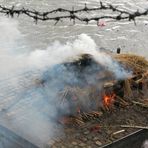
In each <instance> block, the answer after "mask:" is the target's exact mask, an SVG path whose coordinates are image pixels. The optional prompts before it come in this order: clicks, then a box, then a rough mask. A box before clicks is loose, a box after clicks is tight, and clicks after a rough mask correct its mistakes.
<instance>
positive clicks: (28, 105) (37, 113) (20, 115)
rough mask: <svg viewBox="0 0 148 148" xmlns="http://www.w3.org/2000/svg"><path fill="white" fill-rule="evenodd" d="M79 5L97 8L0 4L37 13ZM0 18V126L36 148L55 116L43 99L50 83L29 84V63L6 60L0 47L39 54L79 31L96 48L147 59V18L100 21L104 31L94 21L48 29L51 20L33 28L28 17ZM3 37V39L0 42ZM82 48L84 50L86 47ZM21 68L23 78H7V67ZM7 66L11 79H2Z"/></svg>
mask: <svg viewBox="0 0 148 148" xmlns="http://www.w3.org/2000/svg"><path fill="white" fill-rule="evenodd" d="M102 2H105V3H107V2H108V3H112V4H114V5H117V6H118V7H120V8H123V9H126V10H128V11H134V10H137V9H139V10H140V11H143V10H144V9H145V8H148V1H146V0H140V1H139V0H122V1H121V0H108V1H106V0H102ZM84 3H87V4H88V6H89V7H94V6H97V5H98V1H97V0H42V1H41V0H26V1H23V0H0V4H2V5H5V6H12V5H15V6H16V7H18V8H20V7H25V8H30V9H36V10H40V11H46V10H51V9H54V8H58V7H63V8H69V9H71V8H72V7H74V8H75V9H78V8H82V7H84ZM97 13H98V12H95V14H93V13H91V14H90V15H97ZM107 13H109V12H107ZM4 18H5V17H2V19H1V23H0V24H1V27H4V31H3V29H1V30H0V31H1V32H0V34H1V38H0V41H1V42H0V52H1V55H0V68H1V69H0V70H1V71H0V76H1V77H0V124H3V125H5V126H6V127H7V128H10V129H11V130H13V131H15V132H16V133H17V134H19V135H21V136H23V137H25V138H26V139H27V140H29V141H31V142H33V143H35V144H36V145H38V146H40V147H43V145H44V144H46V143H47V142H48V139H50V138H51V137H52V136H53V135H55V133H54V131H53V129H54V125H51V124H50V121H49V118H48V116H49V115H50V114H53V115H54V116H55V114H57V112H56V110H55V108H54V106H53V105H52V102H50V100H48V99H47V98H48V97H49V96H50V97H52V95H53V94H52V93H51V92H52V90H51V91H50V93H49V89H50V87H49V86H50V84H49V85H47V86H45V87H44V88H43V87H34V86H32V84H30V81H31V79H32V77H34V76H35V77H37V76H38V73H37V74H36V73H35V72H34V73H33V74H32V73H31V72H30V73H29V72H26V71H25V70H26V67H27V66H28V65H29V64H28V63H27V62H28V60H29V59H28V58H27V59H26V61H24V59H25V58H24V57H23V58H20V57H19V58H20V60H19V59H13V58H10V57H11V56H10V57H9V55H3V52H2V51H3V50H2V49H3V47H5V48H8V47H9V48H11V47H13V50H14V51H15V52H14V53H24V51H26V50H28V51H35V50H36V49H41V50H45V49H47V48H48V47H49V46H50V45H51V44H52V43H53V42H54V41H55V40H58V41H61V42H62V43H63V44H64V43H66V42H67V41H73V40H74V39H76V38H77V37H78V35H80V34H82V33H84V34H87V35H89V36H90V37H92V39H93V40H94V41H95V42H96V44H97V46H98V47H99V48H100V47H103V48H106V49H108V50H111V51H116V49H117V48H118V47H120V48H121V49H122V52H132V53H137V54H140V55H143V56H145V57H148V49H147V48H148V41H147V39H148V17H141V18H140V19H137V25H136V26H135V25H134V23H133V22H128V21H121V22H115V21H106V26H104V27H98V26H97V25H96V24H95V23H90V24H88V25H86V24H84V23H81V22H76V24H75V25H73V23H72V22H70V21H69V20H66V21H64V22H60V23H59V24H57V25H56V26H54V22H38V24H37V25H36V24H35V23H34V22H33V20H32V19H31V18H28V17H26V16H20V17H19V18H17V17H15V18H13V19H11V20H9V21H7V20H6V21H4V24H3V20H4ZM14 20H15V23H14V24H11V25H9V22H11V21H14ZM16 23H18V25H17V28H18V30H19V32H20V33H21V37H20V38H21V40H19V42H17V46H16V45H15V46H13V44H12V42H11V40H12V39H13V38H15V36H16V35H17V36H19V32H18V30H17V29H14V30H13V27H14V28H15V27H16ZM5 24H7V25H5ZM6 30H8V31H6ZM7 33H8V34H7ZM3 36H5V37H4V38H3ZM86 41H87V40H86ZM4 42H5V43H4ZM15 47H17V48H15ZM62 47H63V46H62ZM88 47H89V48H90V46H88ZM9 48H8V49H9ZM63 48H65V47H63ZM1 50H2V51H1ZM11 50H12V49H11ZM13 50H12V53H13ZM49 51H50V50H49ZM4 53H5V52H4ZM49 53H50V52H49ZM49 53H48V52H47V56H46V52H45V53H43V57H42V58H41V59H40V60H42V59H43V58H44V56H45V58H47V59H48V56H50V54H49ZM60 56H62V55H59V57H60ZM17 58H18V57H17ZM47 59H46V60H47ZM7 60H9V61H7ZM11 60H12V61H11ZM46 60H45V61H46ZM55 60H57V59H55ZM35 62H38V61H35ZM47 62H48V60H47ZM1 63H6V64H1ZM26 63H27V64H28V65H27V64H26ZM23 64H24V65H25V66H26V65H27V66H26V67H24V69H25V70H24V71H25V72H24V71H23V75H22V74H20V73H21V72H20V71H19V74H18V73H17V75H15V74H16V73H14V74H13V72H14V71H15V70H16V69H14V68H13V67H15V66H16V67H17V68H18V69H19V68H20V67H21V65H23ZM39 64H42V63H39ZM13 65H14V66H13ZM11 66H12V67H11ZM7 68H10V70H8V71H9V74H10V73H11V74H12V75H13V77H12V76H11V77H9V78H8V79H7V80H5V79H4V77H3V72H4V71H5V69H6V71H7ZM21 68H22V67H21ZM9 74H8V73H6V74H5V75H8V76H9ZM39 74H40V73H39ZM50 97H49V98H50ZM60 131H61V129H60ZM61 133H62V132H61Z"/></svg>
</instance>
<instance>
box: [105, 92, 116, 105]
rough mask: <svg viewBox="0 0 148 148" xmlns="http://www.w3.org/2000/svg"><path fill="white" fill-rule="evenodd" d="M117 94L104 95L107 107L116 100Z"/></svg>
mask: <svg viewBox="0 0 148 148" xmlns="http://www.w3.org/2000/svg"><path fill="white" fill-rule="evenodd" d="M115 96H116V95H115V94H114V93H113V94H110V95H106V94H105V95H104V97H103V103H104V106H106V107H110V106H111V105H112V104H113V103H114V100H115Z"/></svg>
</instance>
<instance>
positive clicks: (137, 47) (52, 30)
mask: <svg viewBox="0 0 148 148" xmlns="http://www.w3.org/2000/svg"><path fill="white" fill-rule="evenodd" d="M102 2H105V3H112V4H114V5H118V6H119V8H123V9H126V10H129V11H134V10H137V9H139V10H140V11H143V10H144V9H145V8H147V6H148V1H147V0H140V1H139V0H122V1H121V0H108V1H106V0H103V1H102ZM84 3H87V4H88V6H90V7H94V6H97V5H98V1H97V0H62V1H61V0H42V1H40V0H26V1H22V0H1V4H3V5H9V6H11V5H16V6H17V7H22V6H23V7H26V8H31V9H36V10H40V11H46V10H51V9H53V8H58V7H63V8H69V9H71V8H72V7H73V6H74V7H75V9H77V8H82V7H83V6H84ZM95 13H96V15H97V13H98V12H95ZM92 15H94V14H92ZM17 20H18V22H19V30H20V31H21V32H22V33H23V34H24V35H25V40H26V42H27V44H28V48H30V49H32V50H34V49H46V47H47V46H48V45H49V44H50V43H51V42H53V41H55V40H60V41H62V42H65V41H67V40H73V39H74V38H76V36H77V35H79V34H81V33H86V34H88V35H90V36H92V37H93V39H94V40H95V41H96V43H97V45H98V46H99V47H104V48H107V49H109V50H116V48H117V47H121V48H122V50H123V52H134V53H135V52H136V53H138V54H141V55H144V56H148V52H147V50H148V49H147V47H148V42H147V38H148V17H144V18H140V19H138V20H137V26H135V25H134V23H133V22H128V21H124V22H115V21H111V22H106V26H105V27H97V25H96V24H94V23H91V24H89V25H85V24H82V23H80V22H77V23H76V25H72V23H70V21H69V20H67V21H66V22H65V21H64V22H63V23H59V24H58V25H57V26H54V25H53V24H54V22H39V23H38V25H35V24H34V23H33V20H32V19H30V18H28V17H24V16H23V17H20V18H19V19H17ZM25 46H26V43H25ZM20 48H21V47H20ZM22 48H25V47H24V46H23V45H22Z"/></svg>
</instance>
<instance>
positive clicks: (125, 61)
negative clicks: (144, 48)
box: [114, 54, 148, 74]
mask: <svg viewBox="0 0 148 148" xmlns="http://www.w3.org/2000/svg"><path fill="white" fill-rule="evenodd" d="M114 58H115V59H116V60H117V61H118V62H119V63H121V64H122V65H123V66H124V67H125V68H127V69H131V70H132V71H133V73H134V74H139V73H145V72H146V71H148V61H147V60H146V59H145V58H144V57H142V56H138V55H134V54H118V55H115V56H114Z"/></svg>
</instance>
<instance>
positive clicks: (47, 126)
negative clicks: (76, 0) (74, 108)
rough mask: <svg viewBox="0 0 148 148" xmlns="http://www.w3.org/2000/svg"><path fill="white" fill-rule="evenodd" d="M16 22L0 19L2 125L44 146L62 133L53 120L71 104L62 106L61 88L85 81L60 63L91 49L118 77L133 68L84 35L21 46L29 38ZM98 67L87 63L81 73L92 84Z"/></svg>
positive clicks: (100, 61) (0, 105)
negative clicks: (32, 46)
mask: <svg viewBox="0 0 148 148" xmlns="http://www.w3.org/2000/svg"><path fill="white" fill-rule="evenodd" d="M18 25H19V24H18V23H17V22H16V21H14V20H11V19H4V18H1V19H0V33H1V34H3V35H2V37H1V38H0V124H2V125H4V126H5V127H7V128H9V129H11V130H13V131H14V132H16V133H17V134H18V135H20V136H22V137H24V138H25V139H27V140H29V141H31V142H32V143H34V144H36V145H38V146H39V147H43V146H44V145H45V144H47V143H49V141H50V140H51V139H52V138H53V137H56V136H57V135H58V136H61V135H60V134H59V133H61V134H62V127H60V126H59V125H57V124H55V120H56V119H57V117H58V116H59V111H60V113H61V110H62V113H63V114H67V113H69V112H70V110H69V106H68V104H65V105H63V106H61V104H60V99H61V98H60V97H59V94H58V93H59V91H60V90H62V88H63V87H65V85H67V84H69V85H71V83H75V84H82V82H81V81H82V78H79V77H77V76H76V75H75V73H76V69H75V71H74V69H72V70H71V71H69V70H68V69H67V68H66V67H65V66H64V64H62V63H64V62H70V61H73V60H75V59H78V58H79V55H81V54H90V55H92V57H93V58H94V60H95V61H96V62H98V63H99V64H101V65H103V66H104V67H105V68H106V69H107V70H109V71H111V72H112V73H113V74H114V75H115V76H116V78H120V79H123V78H125V77H127V76H128V75H129V72H127V71H126V70H124V69H123V68H122V67H121V66H120V65H119V64H118V63H117V62H116V61H114V60H113V59H112V58H111V57H110V56H109V55H107V54H106V53H103V52H101V51H99V49H98V47H97V45H96V44H95V42H94V40H93V39H92V38H91V37H89V36H88V35H86V34H81V35H80V36H79V37H78V38H77V39H76V40H75V41H73V42H67V43H65V44H61V43H60V42H58V41H55V42H54V43H53V44H51V45H49V47H48V48H47V49H46V50H42V49H41V50H32V51H31V50H30V51H29V50H28V48H26V49H25V50H24V49H23V50H21V49H22V48H21V43H22V42H23V41H24V40H25V39H24V36H23V35H22V34H21V32H20V31H19V30H18ZM26 47H28V46H26ZM95 70H99V69H98V68H97V67H95V66H92V67H89V68H88V69H87V70H86V71H85V72H86V73H85V75H82V77H83V76H84V77H85V79H86V81H87V82H88V84H91V83H95V81H94V80H95V79H94V77H93V72H94V71H95ZM93 79H94V80H93ZM56 129H57V130H56ZM59 131H60V132H59Z"/></svg>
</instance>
